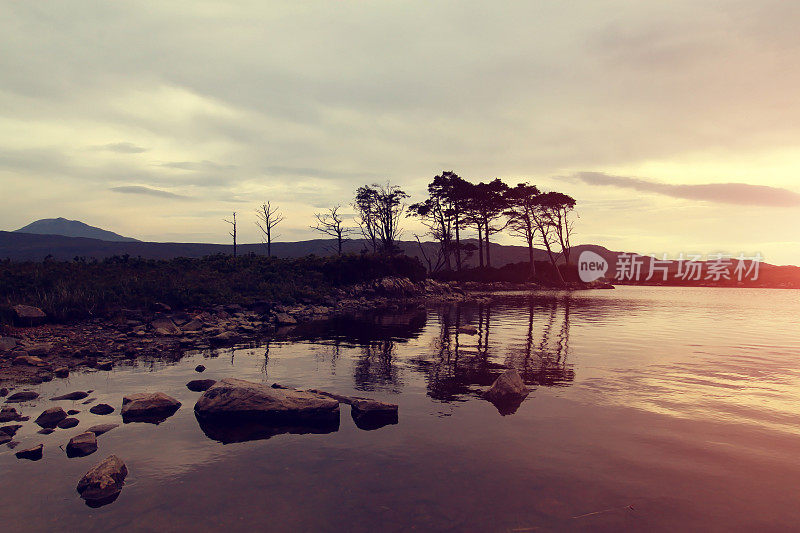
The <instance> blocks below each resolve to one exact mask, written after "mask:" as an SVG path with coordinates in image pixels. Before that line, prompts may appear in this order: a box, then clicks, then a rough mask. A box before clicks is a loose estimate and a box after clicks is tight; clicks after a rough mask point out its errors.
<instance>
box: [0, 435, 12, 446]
mask: <svg viewBox="0 0 800 533" xmlns="http://www.w3.org/2000/svg"><path fill="white" fill-rule="evenodd" d="M6 442H11V435H8V434H7V433H0V444H5V443H6Z"/></svg>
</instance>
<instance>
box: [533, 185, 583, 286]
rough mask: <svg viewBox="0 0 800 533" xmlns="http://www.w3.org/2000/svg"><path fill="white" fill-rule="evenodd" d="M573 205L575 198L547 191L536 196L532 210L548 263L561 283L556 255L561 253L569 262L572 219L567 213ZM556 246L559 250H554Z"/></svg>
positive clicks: (562, 278)
mask: <svg viewBox="0 0 800 533" xmlns="http://www.w3.org/2000/svg"><path fill="white" fill-rule="evenodd" d="M574 207H575V199H574V198H572V197H571V196H568V195H566V194H563V193H560V192H548V193H544V194H540V195H539V196H537V197H536V203H535V209H534V211H533V222H534V224H535V225H536V228H537V229H538V230H539V237H540V239H541V242H542V244H544V247H545V250H546V251H547V256H548V257H549V258H550V263H551V264H552V265H553V269H554V270H555V271H556V274H557V275H558V279H559V280H560V281H561V282H562V283H563V282H564V277H563V276H562V275H561V271H560V270H559V269H558V256H559V255H563V256H564V259H565V261H567V262H569V247H570V244H569V238H570V235H571V233H572V221H571V220H569V213H570V212H571V211H572V209H573V208H574ZM556 246H560V247H561V252H560V253H559V252H556V250H555V248H556Z"/></svg>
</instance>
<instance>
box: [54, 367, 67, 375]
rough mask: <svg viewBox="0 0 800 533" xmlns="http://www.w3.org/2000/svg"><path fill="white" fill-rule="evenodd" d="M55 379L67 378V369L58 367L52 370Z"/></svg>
mask: <svg viewBox="0 0 800 533" xmlns="http://www.w3.org/2000/svg"><path fill="white" fill-rule="evenodd" d="M54 373H55V375H56V377H58V378H66V377H68V376H69V368H67V367H65V366H61V367H58V368H56V369H55V370H54Z"/></svg>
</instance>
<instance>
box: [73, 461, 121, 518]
mask: <svg viewBox="0 0 800 533" xmlns="http://www.w3.org/2000/svg"><path fill="white" fill-rule="evenodd" d="M127 475H128V468H127V467H126V466H125V463H124V462H123V461H122V459H120V458H119V457H117V456H116V455H109V456H108V457H106V458H105V459H104V460H103V461H102V462H101V463H99V464H97V465H95V466H94V467H93V468H92V469H91V470H89V471H88V472H86V474H84V476H83V477H82V478H81V480H80V481H79V482H78V493H79V494H80V495H81V498H83V499H84V500H86V504H87V505H89V506H90V507H100V506H101V505H106V504H109V503H111V502H113V501H114V500H116V499H117V496H119V493H120V491H122V487H123V485H125V477H126V476H127Z"/></svg>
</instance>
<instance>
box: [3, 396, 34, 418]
mask: <svg viewBox="0 0 800 533" xmlns="http://www.w3.org/2000/svg"><path fill="white" fill-rule="evenodd" d="M38 397H39V393H38V392H34V391H32V390H24V391H20V392H15V393H14V394H12V395H11V396H9V397H8V399H7V400H6V403H22V402H29V401H31V400H35V399H36V398H38ZM0 421H2V420H0Z"/></svg>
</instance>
